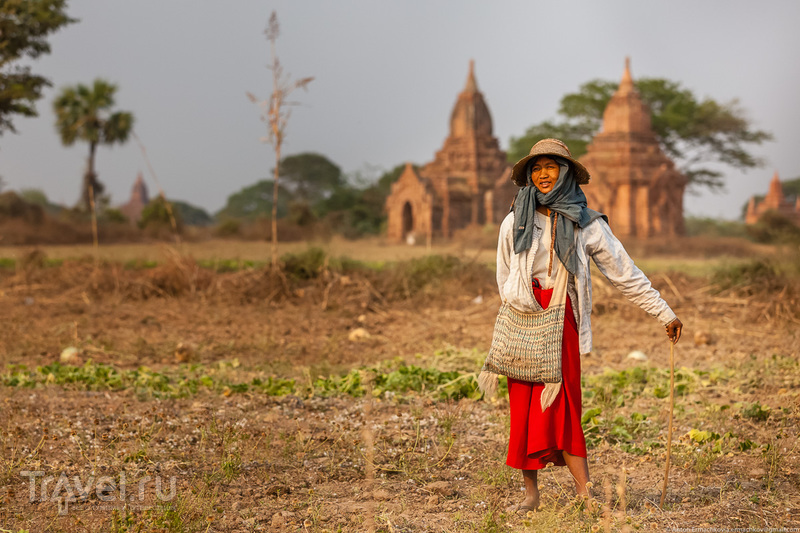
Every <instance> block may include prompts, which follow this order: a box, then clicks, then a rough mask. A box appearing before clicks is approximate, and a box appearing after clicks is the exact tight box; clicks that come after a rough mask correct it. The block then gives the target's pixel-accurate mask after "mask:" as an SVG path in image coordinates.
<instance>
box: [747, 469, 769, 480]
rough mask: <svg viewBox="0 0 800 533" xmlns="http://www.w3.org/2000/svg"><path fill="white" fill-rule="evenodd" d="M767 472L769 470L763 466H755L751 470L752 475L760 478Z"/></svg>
mask: <svg viewBox="0 0 800 533" xmlns="http://www.w3.org/2000/svg"><path fill="white" fill-rule="evenodd" d="M766 474H767V471H766V470H764V469H763V468H754V469H753V470H751V471H750V477H754V478H760V477H764V476H765V475H766Z"/></svg>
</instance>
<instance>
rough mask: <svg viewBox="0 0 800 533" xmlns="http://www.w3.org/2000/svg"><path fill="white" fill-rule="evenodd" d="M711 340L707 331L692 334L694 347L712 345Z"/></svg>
mask: <svg viewBox="0 0 800 533" xmlns="http://www.w3.org/2000/svg"><path fill="white" fill-rule="evenodd" d="M712 342H713V340H712V338H711V334H710V333H709V332H707V331H702V330H698V331H695V333H694V345H695V346H706V345H708V344H712Z"/></svg>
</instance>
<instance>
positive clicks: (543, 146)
mask: <svg viewBox="0 0 800 533" xmlns="http://www.w3.org/2000/svg"><path fill="white" fill-rule="evenodd" d="M540 155H555V156H558V157H561V158H563V159H566V160H567V161H569V162H570V163H572V168H573V170H574V171H575V180H576V181H577V182H578V184H579V185H585V184H587V183H589V179H590V178H591V176H589V171H588V170H586V167H584V166H583V165H581V164H580V163H578V162H577V161H576V160H575V159H573V158H572V154H571V153H570V152H569V148H567V145H566V144H564V143H563V142H561V141H559V140H558V139H542V140H541V141H539V142H538V143H536V144H534V145H533V148H531V153H530V154H528V155H526V156H525V157H523V158H522V159H520V160H519V161H517V164H516V165H514V170H512V171H511V181H513V182H514V183H516V184H517V185H518V186H520V187H525V185H527V181H528V177H527V176H526V175H525V167H526V166H527V164H528V161H530V160H531V159H535V158H536V157H539V156H540Z"/></svg>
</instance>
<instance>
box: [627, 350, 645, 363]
mask: <svg viewBox="0 0 800 533" xmlns="http://www.w3.org/2000/svg"><path fill="white" fill-rule="evenodd" d="M625 359H630V360H632V361H642V362H644V361H647V354H645V353H644V352H642V351H640V350H634V351H632V352H631V353H629V354H628V355H626V356H625Z"/></svg>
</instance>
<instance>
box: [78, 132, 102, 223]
mask: <svg viewBox="0 0 800 533" xmlns="http://www.w3.org/2000/svg"><path fill="white" fill-rule="evenodd" d="M96 151H97V143H96V142H90V143H89V158H88V159H87V160H86V173H85V174H84V175H83V195H82V200H83V206H84V207H85V208H86V211H87V212H91V211H92V209H94V208H93V204H94V202H93V201H92V196H94V195H96V194H99V193H100V192H102V187H98V183H97V175H96V174H95V173H94V155H95V152H96ZM98 189H100V190H98Z"/></svg>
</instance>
